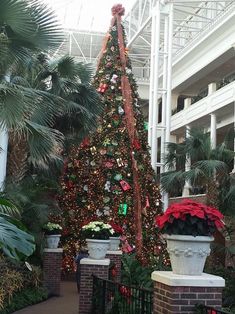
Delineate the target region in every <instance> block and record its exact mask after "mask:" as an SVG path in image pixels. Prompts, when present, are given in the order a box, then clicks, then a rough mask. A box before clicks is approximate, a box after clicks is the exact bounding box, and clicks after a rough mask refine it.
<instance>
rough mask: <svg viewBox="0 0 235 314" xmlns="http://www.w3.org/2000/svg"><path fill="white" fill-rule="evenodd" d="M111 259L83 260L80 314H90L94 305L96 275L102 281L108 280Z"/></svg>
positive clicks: (81, 264)
mask: <svg viewBox="0 0 235 314" xmlns="http://www.w3.org/2000/svg"><path fill="white" fill-rule="evenodd" d="M109 265H110V260H109V259H107V258H106V259H102V260H95V259H91V258H83V259H82V260H81V262H80V269H81V280H80V294H79V312H78V313H79V314H90V313H91V305H92V290H93V278H92V275H93V274H94V275H96V276H98V277H99V278H102V279H108V276H109Z"/></svg>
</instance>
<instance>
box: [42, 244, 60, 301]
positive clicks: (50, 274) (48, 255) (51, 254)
mask: <svg viewBox="0 0 235 314" xmlns="http://www.w3.org/2000/svg"><path fill="white" fill-rule="evenodd" d="M62 253H63V249H44V251H43V285H44V287H46V288H47V289H48V293H49V295H60V281H61V264H62Z"/></svg>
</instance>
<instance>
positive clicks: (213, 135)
mask: <svg viewBox="0 0 235 314" xmlns="http://www.w3.org/2000/svg"><path fill="white" fill-rule="evenodd" d="M211 148H213V149H214V148H216V115H215V113H211Z"/></svg>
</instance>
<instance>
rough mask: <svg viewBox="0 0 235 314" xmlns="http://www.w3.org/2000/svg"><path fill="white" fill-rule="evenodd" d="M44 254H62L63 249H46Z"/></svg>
mask: <svg viewBox="0 0 235 314" xmlns="http://www.w3.org/2000/svg"><path fill="white" fill-rule="evenodd" d="M43 252H47V253H48V252H49V253H62V252H63V249H62V248H57V249H48V248H46V249H44V250H43Z"/></svg>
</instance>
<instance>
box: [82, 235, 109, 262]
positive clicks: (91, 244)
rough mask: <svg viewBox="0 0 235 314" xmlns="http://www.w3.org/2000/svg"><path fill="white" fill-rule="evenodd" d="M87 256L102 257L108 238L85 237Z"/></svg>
mask: <svg viewBox="0 0 235 314" xmlns="http://www.w3.org/2000/svg"><path fill="white" fill-rule="evenodd" d="M86 242H87V248H88V253H89V258H93V259H104V258H105V255H106V253H107V251H108V249H109V243H110V240H98V239H86Z"/></svg>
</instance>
